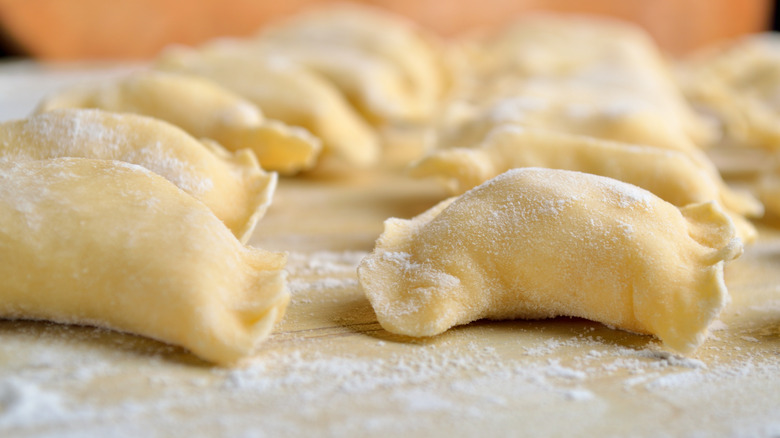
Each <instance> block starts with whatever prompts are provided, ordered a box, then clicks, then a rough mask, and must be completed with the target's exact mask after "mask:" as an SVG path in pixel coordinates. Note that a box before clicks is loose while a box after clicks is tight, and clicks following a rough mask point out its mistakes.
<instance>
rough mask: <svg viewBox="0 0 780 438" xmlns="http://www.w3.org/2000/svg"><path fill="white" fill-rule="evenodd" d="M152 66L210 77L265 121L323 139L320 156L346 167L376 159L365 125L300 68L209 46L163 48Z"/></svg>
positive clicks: (323, 83)
mask: <svg viewBox="0 0 780 438" xmlns="http://www.w3.org/2000/svg"><path fill="white" fill-rule="evenodd" d="M155 68H157V69H159V70H164V71H173V72H179V73H187V74H192V75H197V76H203V77H206V78H208V79H211V80H213V81H215V82H217V83H219V84H220V85H222V86H224V87H226V88H228V89H230V90H232V91H233V92H235V93H236V94H238V95H240V96H241V97H243V98H245V99H247V100H249V101H251V102H253V103H254V104H255V105H257V106H259V107H260V108H262V109H263V113H265V115H267V116H268V117H270V118H273V119H277V120H281V121H282V122H284V123H286V124H288V125H292V126H301V127H303V128H305V129H307V130H308V131H310V132H311V133H312V134H314V135H316V136H317V137H319V138H320V139H321V140H322V143H323V146H324V151H323V152H324V153H326V154H328V155H331V156H336V157H339V158H340V159H341V160H344V161H345V162H347V163H349V164H351V165H355V166H368V165H372V164H374V163H376V162H377V161H378V159H379V141H378V139H377V136H376V134H375V133H374V131H373V130H372V129H371V127H370V126H369V125H368V124H367V123H366V121H365V120H363V119H362V118H361V117H360V116H359V115H358V114H357V113H356V112H355V110H354V109H353V108H352V107H351V106H350V105H349V103H347V101H346V100H345V99H344V97H343V96H342V95H341V94H340V93H339V92H338V90H336V89H335V88H334V87H333V85H331V84H330V83H328V82H327V81H326V80H325V79H323V78H321V77H319V76H317V75H316V74H314V73H312V72H310V71H308V70H305V69H304V68H303V67H301V66H298V65H295V64H293V63H290V62H287V61H284V60H280V59H278V58H259V57H248V56H246V53H245V52H244V51H243V50H232V49H230V48H229V47H225V46H211V47H206V48H203V49H201V50H192V49H185V48H177V49H171V50H168V51H166V52H165V53H163V54H162V55H161V56H160V58H159V59H158V60H157V63H156V65H155Z"/></svg>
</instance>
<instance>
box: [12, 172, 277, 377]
mask: <svg viewBox="0 0 780 438" xmlns="http://www.w3.org/2000/svg"><path fill="white" fill-rule="evenodd" d="M0 259H2V260H3V263H0V278H2V279H3V281H2V282H0V317H3V318H13V319H38V320H50V321H56V322H61V323H71V324H90V325H96V326H100V327H106V328H111V329H115V330H121V331H125V332H129V333H136V334H140V335H143V336H148V337H151V338H155V339H158V340H161V341H164V342H169V343H172V344H177V345H181V346H183V347H185V348H187V349H189V350H190V351H192V352H193V353H195V354H196V355H198V356H200V357H201V358H203V359H205V360H208V361H212V362H215V363H218V364H223V365H229V364H233V363H235V362H236V361H237V360H239V359H241V358H243V357H245V356H247V355H250V354H251V353H252V352H253V351H254V350H255V348H256V346H257V345H258V344H259V343H260V342H261V341H262V340H263V339H265V338H266V337H267V335H268V334H269V332H270V331H271V329H272V327H273V324H274V323H275V322H276V321H277V320H278V319H280V318H281V317H282V315H283V314H284V310H285V307H286V305H287V302H288V300H289V293H288V292H287V289H286V281H285V272H284V270H283V268H284V265H285V256H284V255H283V254H278V253H272V252H268V251H264V250H260V249H256V248H251V247H244V246H243V245H241V243H240V242H239V241H238V240H236V238H235V237H234V236H233V235H232V234H231V233H230V231H229V230H228V229H227V228H226V227H225V226H224V224H223V223H222V222H220V221H219V219H217V218H216V216H214V214H213V213H212V212H211V211H210V210H209V209H208V208H206V207H205V206H204V205H203V204H202V203H200V202H198V201H197V200H195V199H194V198H193V197H191V196H189V195H187V194H186V193H184V192H183V191H181V190H179V189H178V188H177V187H176V186H174V185H173V184H171V183H170V182H169V181H167V180H165V179H164V178H162V177H160V176H158V175H156V174H154V173H152V172H150V171H148V170H146V169H144V168H142V167H140V166H137V165H132V164H127V163H124V162H119V161H107V160H93V159H85V158H56V159H50V160H42V161H28V162H22V163H12V162H5V163H2V164H0Z"/></svg>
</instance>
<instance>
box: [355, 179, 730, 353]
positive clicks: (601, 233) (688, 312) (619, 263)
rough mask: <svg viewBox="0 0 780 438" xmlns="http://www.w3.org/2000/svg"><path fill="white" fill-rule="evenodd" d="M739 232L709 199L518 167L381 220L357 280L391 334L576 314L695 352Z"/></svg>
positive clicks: (719, 298)
mask: <svg viewBox="0 0 780 438" xmlns="http://www.w3.org/2000/svg"><path fill="white" fill-rule="evenodd" d="M734 236H735V230H734V226H733V224H732V222H731V220H729V218H728V217H727V216H726V215H725V214H724V213H723V212H722V211H721V210H720V208H719V207H718V205H717V203H715V202H708V203H703V204H693V205H690V206H687V207H683V208H682V209H678V208H677V207H675V206H673V205H671V204H669V203H667V202H664V201H662V200H661V199H660V198H658V197H656V196H654V195H653V194H651V193H650V192H647V191H645V190H643V189H640V188H638V187H636V186H633V185H630V184H626V183H622V182H619V181H617V180H614V179H611V178H605V177H601V176H596V175H590V174H584V173H578V172H570V171H564V170H552V169H538V168H526V169H515V170H511V171H508V172H506V173H504V174H502V175H500V176H498V177H496V178H494V179H492V180H490V181H488V182H486V183H485V184H483V185H481V186H479V187H477V188H475V189H473V190H471V191H469V192H467V193H465V194H463V195H462V196H460V197H458V198H453V199H450V200H448V201H445V202H442V203H441V204H439V205H438V206H436V207H434V208H432V209H431V210H429V211H427V212H425V213H423V214H422V215H420V216H418V217H416V218H414V219H412V220H400V219H389V220H388V221H386V222H385V231H384V233H383V234H382V236H381V237H380V238H379V239H378V240H377V245H376V248H375V250H374V251H373V252H372V253H371V254H370V255H369V256H368V257H367V258H365V259H364V260H363V261H362V262H361V264H360V266H359V268H358V277H359V281H360V284H361V286H362V288H363V290H364V291H365V293H366V295H367V296H368V298H369V300H370V301H371V305H372V306H373V308H374V310H375V311H376V314H377V317H378V318H379V322H380V323H381V324H382V326H383V327H384V328H385V329H387V330H388V331H391V332H393V333H399V334H404V335H410V336H432V335H436V334H439V333H442V332H444V331H445V330H447V329H448V328H450V327H452V326H454V325H457V324H465V323H468V322H470V321H474V320H477V319H480V318H490V319H508V318H549V317H555V316H559V315H571V316H577V317H583V318H588V319H592V320H595V321H600V322H603V323H605V324H608V325H610V326H614V327H618V328H622V329H625V330H630V331H633V332H638V333H648V334H653V335H656V336H657V337H659V338H660V339H661V340H662V341H663V342H664V344H666V345H667V346H668V347H670V348H672V349H674V350H677V351H681V352H690V351H692V350H693V349H694V348H696V347H697V346H698V345H699V344H700V343H701V342H702V341H703V339H704V338H705V334H706V329H707V326H708V325H709V323H710V322H711V321H712V320H713V318H715V317H716V316H717V315H718V313H719V312H720V310H721V309H722V307H723V306H724V304H725V302H726V299H727V290H726V287H725V284H724V282H723V262H724V261H728V260H731V259H733V258H735V257H737V256H738V255H739V254H740V253H741V251H742V244H741V242H740V241H739V239H736V238H735V237H734Z"/></svg>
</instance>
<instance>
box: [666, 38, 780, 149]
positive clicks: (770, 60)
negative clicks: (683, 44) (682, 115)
mask: <svg viewBox="0 0 780 438" xmlns="http://www.w3.org/2000/svg"><path fill="white" fill-rule="evenodd" d="M678 73H679V75H678V79H679V82H680V84H681V88H682V89H683V91H684V92H685V94H686V95H687V96H688V98H689V100H691V101H692V103H693V104H694V105H695V106H697V107H698V108H701V109H702V110H704V112H706V114H707V115H708V116H710V117H714V118H715V119H717V122H718V123H719V125H720V126H721V127H722V128H723V134H724V136H725V137H726V139H727V140H728V141H729V142H730V143H732V144H737V145H739V144H742V145H749V146H756V147H761V148H764V149H767V150H770V151H777V150H780V127H778V125H779V124H780V99H778V95H780V37H778V35H777V34H776V33H771V32H767V33H762V34H755V35H749V36H745V37H742V38H740V39H737V40H734V41H730V42H728V43H727V44H724V45H720V46H717V47H711V48H708V49H705V50H702V51H701V52H699V53H696V54H694V55H693V56H690V57H689V58H688V59H686V60H684V62H682V63H681V65H680V66H679V72H678Z"/></svg>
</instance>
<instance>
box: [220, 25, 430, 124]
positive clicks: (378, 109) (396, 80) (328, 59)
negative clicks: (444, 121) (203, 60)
mask: <svg viewBox="0 0 780 438" xmlns="http://www.w3.org/2000/svg"><path fill="white" fill-rule="evenodd" d="M209 47H210V48H214V49H217V48H225V47H229V48H230V50H240V51H242V52H243V53H244V56H246V57H254V58H276V59H280V60H284V61H285V62H289V63H291V64H295V65H300V66H301V67H305V68H306V69H308V70H311V71H313V72H315V73H317V74H318V75H321V76H322V77H323V78H324V79H326V80H327V81H328V82H330V83H331V84H333V86H335V87H336V88H337V89H338V90H339V91H340V92H341V93H343V95H344V97H345V98H346V99H347V101H348V102H350V103H351V104H352V105H353V106H354V107H355V109H356V110H357V111H358V112H359V113H360V114H361V115H362V116H363V118H365V119H366V120H367V121H368V122H369V123H371V124H372V125H383V124H386V123H404V122H406V123H413V122H422V121H425V120H426V119H427V118H429V117H431V116H432V115H433V112H434V109H435V104H436V102H435V101H432V100H425V99H422V98H420V97H419V96H416V95H414V94H412V93H411V92H410V91H409V90H408V86H407V84H406V82H405V78H404V77H403V76H402V75H401V74H399V72H398V71H396V70H395V69H394V68H393V66H392V65H390V64H388V63H387V62H386V61H384V60H383V59H381V58H377V57H376V56H374V55H371V54H364V53H360V52H359V51H356V50H354V49H351V48H349V47H342V46H338V45H336V46H326V45H324V44H312V43H303V42H289V41H273V40H267V39H263V40H258V41H252V42H249V41H235V40H231V41H218V42H216V43H212V44H211V45H210V46H209Z"/></svg>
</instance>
